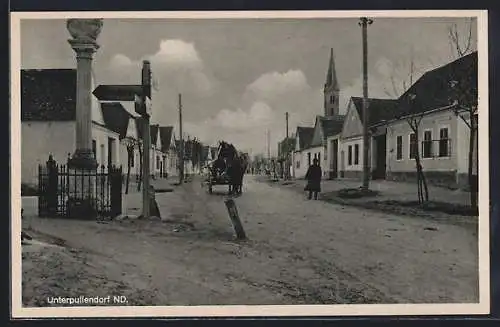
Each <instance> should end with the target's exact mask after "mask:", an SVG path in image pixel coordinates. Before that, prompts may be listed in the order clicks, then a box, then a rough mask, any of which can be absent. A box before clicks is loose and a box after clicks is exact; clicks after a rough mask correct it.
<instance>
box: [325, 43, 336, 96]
mask: <svg viewBox="0 0 500 327" xmlns="http://www.w3.org/2000/svg"><path fill="white" fill-rule="evenodd" d="M325 88H333V89H338V83H337V72H336V71H335V59H334V57H333V48H331V49H330V62H329V64H328V74H327V75H326V83H325Z"/></svg>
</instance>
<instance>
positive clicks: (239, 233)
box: [224, 199, 247, 240]
mask: <svg viewBox="0 0 500 327" xmlns="http://www.w3.org/2000/svg"><path fill="white" fill-rule="evenodd" d="M224 203H225V204H226V207H227V211H228V213H229V218H231V223H232V224H233V228H234V231H235V233H236V238H237V239H239V240H245V239H246V238H247V236H246V234H245V230H244V229H243V224H242V223H241V220H240V216H239V214H238V209H237V208H236V203H235V202H234V200H233V199H226V200H225V201H224Z"/></svg>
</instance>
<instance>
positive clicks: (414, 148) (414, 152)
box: [409, 133, 418, 159]
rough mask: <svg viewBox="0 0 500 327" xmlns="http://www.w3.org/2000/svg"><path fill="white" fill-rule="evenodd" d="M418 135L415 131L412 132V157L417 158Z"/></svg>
mask: <svg viewBox="0 0 500 327" xmlns="http://www.w3.org/2000/svg"><path fill="white" fill-rule="evenodd" d="M417 150H418V147H417V135H415V133H411V134H410V154H409V155H410V159H415V157H416V156H417Z"/></svg>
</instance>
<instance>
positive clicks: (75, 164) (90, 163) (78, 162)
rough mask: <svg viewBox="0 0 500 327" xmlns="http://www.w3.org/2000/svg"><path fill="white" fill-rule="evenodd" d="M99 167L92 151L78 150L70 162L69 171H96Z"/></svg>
mask: <svg viewBox="0 0 500 327" xmlns="http://www.w3.org/2000/svg"><path fill="white" fill-rule="evenodd" d="M97 166H98V164H97V161H96V160H95V158H94V153H93V151H92V150H88V149H77V150H76V151H75V153H74V154H73V156H72V157H71V159H69V160H68V168H69V169H80V170H94V169H96V168H97Z"/></svg>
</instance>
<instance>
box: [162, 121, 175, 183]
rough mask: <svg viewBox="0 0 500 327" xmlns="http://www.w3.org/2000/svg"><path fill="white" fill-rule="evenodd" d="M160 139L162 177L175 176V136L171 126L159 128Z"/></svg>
mask: <svg viewBox="0 0 500 327" xmlns="http://www.w3.org/2000/svg"><path fill="white" fill-rule="evenodd" d="M160 138H161V144H162V149H161V150H162V153H163V171H162V173H163V176H164V177H168V176H177V175H178V173H179V171H178V167H177V161H178V155H177V148H176V146H175V134H174V127H173V126H160Z"/></svg>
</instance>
